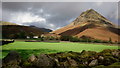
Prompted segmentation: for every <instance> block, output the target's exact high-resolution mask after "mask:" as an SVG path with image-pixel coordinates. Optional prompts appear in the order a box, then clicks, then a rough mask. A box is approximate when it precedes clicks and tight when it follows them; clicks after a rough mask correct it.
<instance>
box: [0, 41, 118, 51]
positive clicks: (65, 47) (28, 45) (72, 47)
mask: <svg viewBox="0 0 120 68" xmlns="http://www.w3.org/2000/svg"><path fill="white" fill-rule="evenodd" d="M1 47H2V49H3V50H20V49H22V50H29V49H49V50H60V51H75V52H80V51H82V50H87V51H88V50H89V51H97V52H99V51H102V50H104V49H118V46H107V45H102V44H88V43H69V42H67V43H65V42H60V43H50V42H18V41H16V42H14V43H10V44H7V45H3V46H1Z"/></svg>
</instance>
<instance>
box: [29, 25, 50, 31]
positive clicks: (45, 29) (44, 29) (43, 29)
mask: <svg viewBox="0 0 120 68" xmlns="http://www.w3.org/2000/svg"><path fill="white" fill-rule="evenodd" d="M30 27H32V28H37V29H40V30H42V31H44V32H52V30H51V29H47V28H39V27H36V26H33V25H30Z"/></svg>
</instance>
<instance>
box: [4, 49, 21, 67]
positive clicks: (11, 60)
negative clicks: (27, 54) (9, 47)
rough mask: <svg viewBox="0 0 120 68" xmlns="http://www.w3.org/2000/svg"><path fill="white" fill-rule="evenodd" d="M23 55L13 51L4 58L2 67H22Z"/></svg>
mask: <svg viewBox="0 0 120 68" xmlns="http://www.w3.org/2000/svg"><path fill="white" fill-rule="evenodd" d="M20 63H21V57H20V55H19V53H17V52H15V51H11V52H10V53H9V54H8V55H7V56H6V57H5V58H4V59H3V60H2V68H21V67H20Z"/></svg>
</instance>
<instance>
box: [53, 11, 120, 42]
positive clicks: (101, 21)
mask: <svg viewBox="0 0 120 68" xmlns="http://www.w3.org/2000/svg"><path fill="white" fill-rule="evenodd" d="M119 31H120V29H119V28H117V26H116V25H114V24H113V23H112V22H111V21H109V20H108V19H106V18H105V17H104V16H102V15H101V14H99V13H98V12H96V11H95V10H93V9H89V10H87V11H85V12H82V13H81V14H80V16H78V17H77V18H76V19H75V20H74V21H73V22H72V23H70V24H69V25H67V26H65V27H62V28H60V29H58V30H55V31H53V32H51V33H56V34H59V35H70V36H77V37H79V38H82V37H83V36H86V37H90V38H94V39H99V40H105V41H108V40H109V39H110V38H111V39H112V41H113V42H118V41H119V40H118V38H119V37H120V33H119Z"/></svg>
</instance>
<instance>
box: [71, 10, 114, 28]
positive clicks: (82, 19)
mask: <svg viewBox="0 0 120 68" xmlns="http://www.w3.org/2000/svg"><path fill="white" fill-rule="evenodd" d="M81 23H93V24H97V25H102V26H112V27H113V26H114V25H113V24H112V23H111V22H110V21H109V20H108V19H106V18H105V17H104V16H102V15H101V14H99V13H98V12H97V11H95V10H94V9H89V10H87V11H85V12H82V13H81V14H80V16H79V17H77V18H76V19H75V20H74V21H73V23H72V24H73V25H78V24H81Z"/></svg>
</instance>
